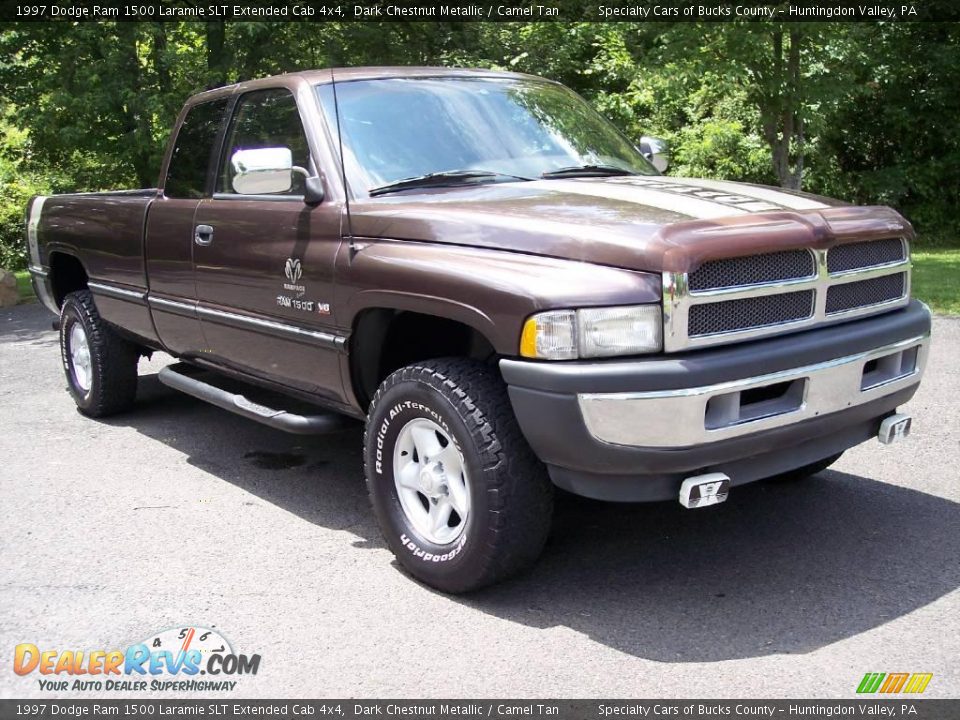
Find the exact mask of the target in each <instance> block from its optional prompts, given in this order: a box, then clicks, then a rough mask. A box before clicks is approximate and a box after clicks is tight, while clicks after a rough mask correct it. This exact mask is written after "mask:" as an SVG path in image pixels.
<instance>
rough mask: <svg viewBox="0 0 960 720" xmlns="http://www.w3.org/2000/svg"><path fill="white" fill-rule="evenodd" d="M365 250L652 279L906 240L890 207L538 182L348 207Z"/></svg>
mask: <svg viewBox="0 0 960 720" xmlns="http://www.w3.org/2000/svg"><path fill="white" fill-rule="evenodd" d="M350 231H351V234H352V235H353V236H354V237H355V238H358V239H363V238H370V239H391V240H412V241H421V242H430V243H448V244H454V245H466V246H471V247H482V248H493V249H497V250H506V251H513V252H522V253H529V254H534V255H543V256H548V257H556V258H563V259H567V260H577V261H583V262H591V263H597V264H601V265H610V266H614V267H622V268H629V269H633V270H643V271H650V272H663V271H668V272H689V271H691V270H694V269H696V267H698V266H699V265H700V264H701V263H702V262H704V261H705V260H710V259H714V258H721V257H738V256H742V255H752V254H757V253H762V252H771V251H776V250H780V249H788V248H793V247H815V248H824V247H829V246H831V245H834V244H838V243H845V242H853V241H857V240H866V239H874V238H878V237H890V236H891V235H902V236H906V237H908V238H912V236H913V230H912V228H911V227H910V224H909V223H908V222H907V221H906V220H904V219H903V218H902V217H901V216H900V215H898V214H897V213H896V212H894V211H893V210H891V209H889V208H885V207H856V206H851V205H845V204H843V203H840V202H838V201H835V200H829V199H827V198H822V197H816V196H813V195H807V194H804V193H797V192H791V191H784V190H781V189H778V188H770V187H766V186H761V185H749V184H745V183H734V182H722V181H717V180H700V179H691V178H674V177H638V176H629V177H613V178H584V179H576V180H536V181H532V182H517V183H499V184H489V185H480V186H476V187H472V188H463V187H461V188H455V189H454V188H438V189H431V190H424V191H418V192H416V193H410V192H406V193H398V194H396V195H388V196H382V197H379V198H370V199H365V200H361V201H352V202H351V203H350Z"/></svg>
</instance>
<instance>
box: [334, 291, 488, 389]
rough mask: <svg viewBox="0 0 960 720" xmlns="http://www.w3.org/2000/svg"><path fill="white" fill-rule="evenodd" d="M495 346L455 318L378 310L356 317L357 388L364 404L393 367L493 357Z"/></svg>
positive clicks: (354, 361) (353, 355)
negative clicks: (463, 358) (454, 359)
mask: <svg viewBox="0 0 960 720" xmlns="http://www.w3.org/2000/svg"><path fill="white" fill-rule="evenodd" d="M495 355H496V351H495V350H494V349H493V346H492V345H491V344H490V341H488V340H487V339H486V338H485V337H484V336H483V335H482V334H481V333H480V332H478V331H477V330H475V329H474V328H472V327H470V326H469V325H466V324H464V323H461V322H457V321H456V320H450V319H448V318H442V317H437V316H435V315H424V314H421V313H415V312H407V311H402V310H390V309H385V308H378V309H373V310H367V311H365V312H364V313H363V314H361V315H360V317H359V318H357V321H356V323H355V324H354V330H353V333H352V334H351V337H350V367H351V378H352V381H353V389H354V393H355V394H356V397H357V401H358V402H359V403H360V406H361V407H363V408H366V407H367V405H369V404H370V400H371V399H372V398H373V395H374V393H376V391H377V387H378V386H379V385H380V383H381V382H383V380H384V379H385V378H386V377H387V376H388V375H389V374H390V373H392V372H393V371H394V370H398V369H399V368H402V367H404V366H405V365H409V364H410V363H414V362H418V361H421V360H429V359H431V358H438V357H469V358H475V359H478V360H490V359H491V358H493V357H494V356H495Z"/></svg>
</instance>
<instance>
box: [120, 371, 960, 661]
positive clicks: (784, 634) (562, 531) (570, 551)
mask: <svg viewBox="0 0 960 720" xmlns="http://www.w3.org/2000/svg"><path fill="white" fill-rule="evenodd" d="M141 381H142V384H141V391H140V394H139V396H138V406H137V409H136V410H135V411H134V412H133V413H130V414H128V415H124V416H121V417H118V418H116V419H113V420H110V421H109V424H114V425H122V426H128V427H132V428H134V429H136V430H137V431H139V432H140V433H142V434H143V435H145V436H147V437H150V438H152V439H155V440H158V441H160V442H162V443H164V444H166V445H168V446H171V447H173V448H175V449H176V450H178V451H180V452H183V453H184V454H185V455H186V456H187V458H188V462H189V463H191V464H192V465H195V466H197V467H199V468H201V469H203V470H205V471H207V472H210V473H212V474H214V475H216V476H218V477H219V478H222V479H223V480H225V481H227V482H230V483H232V484H234V485H236V486H238V487H240V488H242V489H244V490H246V491H247V492H249V493H251V494H253V495H255V496H257V497H258V498H260V499H261V500H263V501H265V502H269V503H272V504H274V505H276V506H279V507H281V508H283V509H284V510H287V511H289V512H291V513H293V514H295V515H296V516H298V517H300V518H302V519H303V520H306V521H308V522H311V523H315V524H317V525H319V526H322V527H327V528H332V529H339V530H349V531H350V532H351V533H353V534H355V535H357V536H358V538H359V539H358V540H357V541H355V542H354V546H355V547H358V548H381V547H383V543H382V540H381V538H380V534H379V531H378V529H377V527H376V524H375V521H374V519H373V516H372V513H371V511H370V510H369V507H368V505H367V499H366V491H365V488H364V483H363V469H362V454H361V441H362V434H361V429H360V427H359V425H358V426H357V428H352V429H348V430H345V431H343V432H340V433H337V434H335V435H330V436H324V437H319V438H301V437H296V436H290V435H285V434H283V433H280V432H277V431H273V430H270V429H269V428H265V427H262V426H259V425H257V424H256V423H253V422H250V421H248V420H244V419H241V418H237V417H234V416H231V415H229V414H228V413H225V412H223V411H221V410H219V409H216V408H213V407H210V406H207V405H205V404H203V403H201V402H200V401H197V400H194V399H192V398H189V397H186V396H183V395H180V394H178V393H176V392H174V391H172V390H168V389H167V388H164V387H163V386H162V385H160V384H159V383H158V382H157V381H156V378H155V376H144V377H141ZM958 527H960V505H958V504H957V503H954V502H951V501H949V500H946V499H943V498H940V497H936V496H933V495H928V494H925V493H922V492H917V491H914V490H910V489H907V488H903V487H898V486H894V485H888V484H886V483H881V482H878V481H875V480H871V479H869V478H864V477H859V476H855V475H849V474H846V473H842V472H836V471H827V472H824V473H821V475H819V476H817V477H815V478H810V479H808V480H805V481H801V482H796V483H787V484H781V483H755V484H752V485H748V486H745V487H740V488H735V489H734V490H733V492H732V493H731V495H730V499H729V500H728V501H727V502H726V503H725V504H724V505H721V506H719V507H715V508H710V509H704V510H698V511H689V510H684V509H682V508H681V507H680V506H679V504H672V503H659V504H655V505H615V504H607V503H600V502H593V501H590V500H585V499H581V498H576V497H573V496H570V495H566V494H560V495H559V497H558V506H557V512H556V519H555V527H554V531H553V534H552V536H551V539H550V542H549V543H548V546H547V548H546V550H545V552H544V554H543V557H542V558H541V560H540V562H539V564H538V565H537V566H536V567H535V568H534V569H533V570H532V571H531V572H530V573H528V574H527V575H525V576H523V577H521V578H518V579H516V580H513V581H511V582H508V583H505V584H502V585H499V586H496V587H493V588H488V589H486V590H483V591H480V592H478V593H474V594H472V595H469V596H464V597H454V598H450V601H451V602H457V603H460V604H463V605H464V606H466V607H470V608H473V609H475V610H477V611H479V612H483V613H487V614H490V615H493V616H496V617H499V618H503V619H505V620H509V621H511V622H516V623H520V624H523V625H526V626H530V627H535V628H551V627H557V626H562V627H567V628H570V629H571V630H574V631H576V632H579V633H583V634H585V635H587V636H588V637H590V638H591V639H592V640H594V641H596V642H599V643H602V644H604V645H607V646H609V647H611V648H614V649H616V650H619V651H621V652H625V653H629V654H631V655H635V656H638V657H643V658H648V659H651V660H656V661H660V662H712V661H721V660H730V659H737V658H750V657H760V656H766V655H775V654H791V653H806V652H811V651H813V650H816V649H818V648H820V647H823V646H825V645H829V644H831V643H835V642H838V641H840V640H844V639H847V638H851V637H853V636H855V635H858V634H860V633H863V632H865V631H867V630H870V629H872V628H875V627H878V626H880V625H883V624H885V623H888V622H891V621H894V620H897V619H898V618H902V617H903V616H904V615H906V614H908V613H910V612H912V611H914V610H917V609H919V608H921V607H923V606H925V605H927V604H929V603H931V602H933V601H935V600H937V599H938V598H940V597H942V596H944V595H946V594H947V593H949V592H951V591H953V590H955V589H956V588H957V587H958V586H960V533H957V528H958ZM397 571H398V572H400V570H399V567H398V570H397ZM411 582H413V581H412V580H411ZM424 592H432V591H430V590H428V589H427V588H424Z"/></svg>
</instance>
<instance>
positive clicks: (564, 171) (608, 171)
mask: <svg viewBox="0 0 960 720" xmlns="http://www.w3.org/2000/svg"><path fill="white" fill-rule="evenodd" d="M636 174H637V173H635V172H633V171H632V170H625V169H624V168H622V167H617V166H616V165H571V166H570V167H562V168H557V169H556V170H547V171H546V172H545V173H543V175H541V176H540V177H542V178H547V179H549V178H565V177H603V176H606V175H609V176H611V177H612V176H614V175H636Z"/></svg>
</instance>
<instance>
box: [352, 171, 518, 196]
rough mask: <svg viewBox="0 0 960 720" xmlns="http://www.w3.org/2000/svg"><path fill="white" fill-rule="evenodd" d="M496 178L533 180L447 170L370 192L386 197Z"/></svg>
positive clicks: (406, 179)
mask: <svg viewBox="0 0 960 720" xmlns="http://www.w3.org/2000/svg"><path fill="white" fill-rule="evenodd" d="M496 178H510V179H511V180H533V178H528V177H522V176H520V175H510V174H509V173H501V172H493V171H491V170H446V171H444V172H435V173H427V174H426V175H418V176H416V177H409V178H403V179H402V180H397V181H395V182H392V183H388V184H386V185H382V186H380V187H376V188H373V189H372V190H370V191H369V194H370V196H371V197H376V196H377V195H386V194H387V193H392V192H398V191H400V190H410V189H413V188H428V187H446V186H450V185H460V184H466V183H471V182H482V181H484V180H495V179H496Z"/></svg>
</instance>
